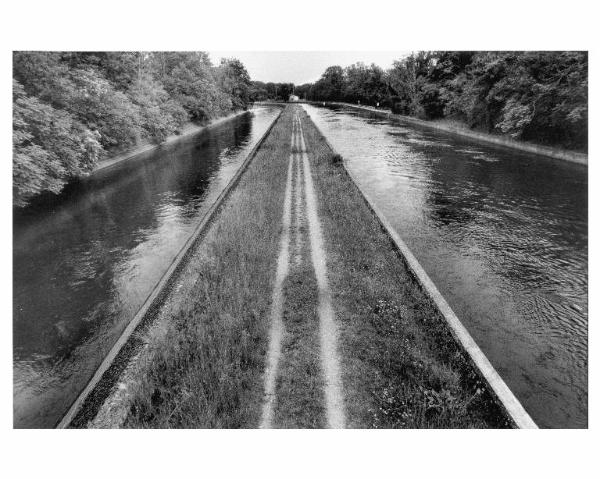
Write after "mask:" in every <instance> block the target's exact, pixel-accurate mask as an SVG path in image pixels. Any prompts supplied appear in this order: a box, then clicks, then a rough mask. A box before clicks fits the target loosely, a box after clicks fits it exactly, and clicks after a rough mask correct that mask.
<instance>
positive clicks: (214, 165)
mask: <svg viewBox="0 0 600 479" xmlns="http://www.w3.org/2000/svg"><path fill="white" fill-rule="evenodd" d="M278 111H279V110H278V109H277V108H266V107H263V108H256V109H254V110H252V113H246V114H243V115H241V116H238V117H235V118H234V119H232V120H230V121H227V122H225V123H223V124H220V125H218V126H214V127H211V128H209V129H206V130H204V131H202V132H200V133H198V134H196V135H191V136H189V137H185V138H182V139H180V140H178V141H177V142H175V143H172V144H169V145H163V146H161V147H159V148H157V149H156V150H153V151H151V152H147V153H142V154H140V155H138V156H136V157H134V158H132V159H130V160H127V161H125V162H123V163H120V164H118V165H115V166H113V167H111V168H109V169H107V170H104V171H99V172H97V173H96V174H95V175H93V176H92V177H90V178H88V179H87V180H85V181H81V182H79V183H77V184H72V185H69V186H68V187H67V188H66V189H65V190H64V191H63V192H62V193H61V194H60V195H58V196H54V195H48V196H46V197H44V198H40V199H39V201H37V202H36V204H32V205H31V206H29V207H27V208H25V209H17V210H15V211H14V221H13V230H14V233H13V385H14V388H13V397H14V408H13V409H14V411H13V413H14V419H13V420H14V426H15V427H18V428H31V427H35V428H38V427H53V426H55V425H56V424H57V423H58V421H59V420H60V419H61V418H62V416H63V415H64V413H65V412H66V411H67V409H68V408H69V406H70V405H71V403H72V402H73V401H74V399H75V398H76V396H77V395H78V393H79V392H80V391H81V390H82V389H83V388H84V387H85V385H86V383H87V381H89V379H90V378H91V376H92V375H93V373H94V372H95V370H96V368H97V367H98V366H99V364H100V362H101V361H102V359H103V358H104V356H105V355H106V354H107V352H108V351H109V350H110V348H111V347H112V345H113V344H114V342H115V341H116V339H117V338H118V337H119V335H120V334H121V332H122V331H123V329H124V328H125V327H126V325H127V324H128V322H129V321H130V320H131V319H132V318H133V316H134V315H135V313H136V312H137V310H138V309H139V307H140V306H141V305H142V303H143V302H144V300H145V299H146V297H147V296H148V294H149V293H150V291H151V290H152V288H153V287H154V285H155V284H156V283H157V282H158V280H159V279H160V277H161V276H162V274H163V273H164V272H165V271H166V269H167V268H168V266H169V264H170V263H171V261H172V260H173V258H174V257H175V256H176V254H177V253H178V251H179V250H180V248H181V247H182V246H183V244H184V243H185V241H186V240H187V239H188V237H189V236H190V235H191V233H192V232H193V229H194V227H195V226H196V225H197V224H198V222H199V221H200V219H201V218H202V216H203V215H204V213H206V211H207V210H208V208H209V207H210V205H211V204H212V202H213V201H214V200H215V199H216V197H217V196H218V195H219V193H220V192H221V191H222V190H223V188H224V187H225V186H226V184H227V183H228V182H229V180H230V179H231V178H232V176H233V175H234V174H235V172H236V171H237V169H238V168H239V167H240V165H241V163H242V162H243V160H244V159H245V158H246V156H247V155H248V153H249V152H250V150H251V149H252V147H253V146H254V145H255V144H256V142H257V141H258V140H259V138H260V137H261V136H262V135H263V133H264V132H265V131H266V130H267V128H268V127H269V125H270V124H271V123H272V122H273V120H274V119H275V117H276V116H277V114H278Z"/></svg>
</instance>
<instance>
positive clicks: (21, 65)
mask: <svg viewBox="0 0 600 479" xmlns="http://www.w3.org/2000/svg"><path fill="white" fill-rule="evenodd" d="M250 85H251V82H250V76H249V75H248V72H247V71H246V68H245V67H244V65H243V64H242V63H241V62H240V61H239V60H235V59H229V60H226V59H224V60H223V61H222V62H221V64H220V65H218V66H214V65H212V63H211V61H210V58H209V56H208V54H207V53H205V52H15V53H14V54H13V205H14V206H17V207H20V206H25V205H26V204H27V203H28V202H29V201H30V200H31V199H32V198H33V197H35V196H36V195H38V194H40V193H42V192H45V191H50V192H53V193H58V192H60V191H61V190H62V188H63V186H64V185H65V184H66V183H67V182H69V181H70V180H71V179H73V178H78V177H82V176H85V175H87V174H89V173H90V172H91V171H92V170H93V169H94V168H95V167H96V165H97V164H98V163H99V162H102V161H103V160H105V159H107V158H109V157H112V156H114V155H115V154H118V153H121V152H123V150H127V149H128V148H131V147H132V146H134V145H136V144H139V143H140V142H144V141H146V142H150V143H156V144H158V143H162V142H163V141H165V140H166V139H167V138H168V137H169V135H173V134H179V133H181V131H182V130H183V129H184V127H185V126H186V125H188V124H189V123H190V122H191V123H194V124H198V125H203V124H206V123H207V122H209V121H210V120H212V119H215V118H219V117H222V116H226V115H228V114H230V113H232V112H234V111H239V110H245V109H247V108H248V105H249V102H250V99H249V89H250Z"/></svg>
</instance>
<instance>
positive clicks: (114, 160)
mask: <svg viewBox="0 0 600 479" xmlns="http://www.w3.org/2000/svg"><path fill="white" fill-rule="evenodd" d="M244 113H249V111H248V110H240V111H236V112H234V113H231V114H229V115H225V116H222V117H220V118H215V119H212V120H210V121H209V122H208V123H207V124H206V125H196V124H194V123H187V124H186V125H184V126H183V127H182V128H181V132H180V133H179V134H176V135H169V136H168V137H167V139H166V140H165V141H163V142H162V143H159V144H157V143H154V142H152V141H150V140H141V141H139V142H138V143H137V144H136V145H134V146H133V147H131V148H127V149H126V150H125V151H121V152H119V153H114V154H111V155H110V156H109V157H108V158H106V159H105V160H102V161H100V162H99V163H98V164H97V165H96V166H95V167H94V169H93V170H92V173H91V174H94V173H97V172H98V171H102V170H105V169H107V168H110V167H111V166H114V165H117V164H119V163H121V162H123V161H126V160H130V159H131V158H133V157H134V156H137V155H140V154H142V153H147V152H150V151H153V150H155V149H157V148H160V147H161V146H165V145H168V144H170V143H173V142H175V141H178V140H181V139H182V138H185V137H187V136H190V135H195V134H197V133H200V132H202V131H204V130H206V129H207V128H211V127H215V126H217V125H221V124H223V123H225V122H226V121H229V120H231V119H232V118H235V117H236V116H239V115H243V114H244Z"/></svg>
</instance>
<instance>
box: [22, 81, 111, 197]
mask: <svg viewBox="0 0 600 479" xmlns="http://www.w3.org/2000/svg"><path fill="white" fill-rule="evenodd" d="M98 137H99V134H98V133H97V132H92V131H90V130H89V129H88V128H86V127H85V126H84V125H82V124H81V123H80V122H78V121H77V120H76V119H75V118H73V116H72V115H70V114H69V113H67V112H65V111H63V110H57V109H55V108H53V107H52V106H50V105H47V104H45V103H43V102H41V101H39V100H38V99H36V98H34V97H30V96H28V95H27V94H26V93H25V91H24V89H23V87H22V86H21V84H20V83H19V82H18V81H17V80H13V203H14V204H15V206H24V205H25V204H26V203H27V201H29V199H30V198H32V197H33V196H35V195H37V194H39V193H41V192H42V191H51V192H53V193H58V192H59V191H60V190H61V189H62V187H63V185H64V184H65V183H66V182H67V181H68V180H69V179H71V178H73V177H77V176H82V175H84V174H87V173H88V172H89V171H91V169H92V168H93V166H94V164H95V162H96V161H97V159H98V157H99V156H100V154H101V152H102V147H101V145H100V142H99V141H98Z"/></svg>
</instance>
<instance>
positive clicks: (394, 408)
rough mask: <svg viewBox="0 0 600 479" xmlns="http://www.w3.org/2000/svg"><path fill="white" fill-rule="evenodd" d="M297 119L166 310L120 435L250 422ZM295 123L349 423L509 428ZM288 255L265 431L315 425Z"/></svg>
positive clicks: (298, 271)
mask: <svg viewBox="0 0 600 479" xmlns="http://www.w3.org/2000/svg"><path fill="white" fill-rule="evenodd" d="M298 108H299V107H298V106H288V107H287V108H286V110H285V111H284V112H283V114H282V116H281V117H280V119H279V120H278V122H277V124H276V125H275V126H274V128H273V130H272V132H271V134H270V135H269V137H268V138H267V139H266V141H265V142H264V143H263V146H262V147H261V149H260V150H259V151H258V153H257V155H256V157H255V158H254V160H253V162H252V163H251V164H250V166H249V167H248V170H247V171H246V173H245V174H244V175H243V177H242V178H241V180H240V183H239V185H238V186H237V188H236V189H235V190H234V192H233V193H232V195H231V196H230V198H229V199H228V200H227V202H226V205H225V206H224V208H223V209H222V211H221V212H220V213H219V215H218V217H217V218H216V220H215V222H214V224H213V225H212V226H211V227H210V229H209V231H208V233H207V236H206V237H205V239H204V240H203V241H202V243H201V244H200V245H199V246H198V247H197V250H196V251H195V252H194V255H193V256H192V258H191V260H190V261H189V263H188V264H187V266H186V267H185V269H184V270H183V272H182V274H181V278H180V279H179V280H178V285H177V287H176V288H174V290H173V292H172V293H171V294H170V296H169V299H168V300H167V302H166V303H165V305H164V307H163V310H162V311H161V313H160V316H159V322H160V325H161V327H160V328H156V331H157V332H156V333H155V334H151V336H150V338H149V347H148V353H147V354H145V355H144V358H145V360H144V361H143V363H142V364H139V365H138V366H137V376H138V380H137V381H136V382H135V386H134V389H133V391H132V394H131V396H130V397H131V399H130V401H129V403H128V409H129V412H128V415H127V419H126V421H125V427H132V428H142V427H159V428H167V427H174V428H214V427H221V428H240V427H256V426H257V425H258V424H259V422H260V414H261V408H262V399H263V393H264V391H263V373H264V368H265V359H266V351H267V347H268V344H267V343H268V332H269V326H270V324H269V320H270V317H269V312H270V301H271V295H272V285H273V281H274V277H275V270H276V261H277V256H278V253H279V245H280V235H281V227H282V225H281V218H282V212H283V197H284V189H285V182H286V175H287V165H288V160H289V155H290V137H291V132H292V115H293V112H294V111H295V110H296V109H298ZM302 119H303V128H304V132H305V136H306V142H307V147H308V149H309V161H310V162H311V165H312V172H313V180H314V183H315V188H316V190H317V191H316V193H317V196H318V203H319V214H320V216H321V222H322V227H323V234H324V236H325V247H326V253H327V270H328V277H329V282H330V287H331V289H332V294H333V301H334V304H333V307H334V310H335V313H336V317H337V321H338V327H339V334H340V337H339V344H338V347H339V352H340V355H341V359H342V364H341V366H342V373H343V378H342V379H343V389H344V395H345V407H346V417H347V422H348V425H349V426H350V427H385V428H387V427H502V426H506V425H507V424H506V422H505V420H504V416H503V415H502V414H501V412H500V411H499V409H498V408H497V406H495V404H494V403H493V402H492V401H491V399H490V396H489V394H488V393H487V392H486V391H485V388H484V386H483V385H482V384H481V383H480V382H479V381H478V379H477V376H476V375H475V374H474V372H473V369H472V368H471V367H470V365H469V364H468V363H467V362H466V360H465V358H464V357H463V356H462V354H461V353H460V351H459V350H458V348H457V346H456V344H455V342H454V340H453V339H452V337H451V336H450V334H449V332H448V330H447V328H446V326H445V324H444V323H443V320H442V319H441V317H440V315H439V313H438V312H437V310H436V309H435V308H434V307H433V306H432V305H431V304H430V302H429V301H428V300H427V298H426V297H425V295H424V294H423V293H422V291H421V290H420V288H419V286H418V285H417V284H416V283H415V281H414V280H413V278H412V277H411V276H410V274H409V273H408V271H407V269H406V267H405V265H404V263H403V261H402V260H401V258H400V257H399V256H398V254H397V253H396V252H395V251H394V250H393V248H392V245H391V242H390V240H389V238H388V237H387V236H386V235H385V234H384V233H383V232H382V230H381V228H380V226H379V224H378V222H377V221H376V219H375V218H374V217H373V215H372V213H371V212H370V210H369V209H368V208H367V206H366V204H365V202H364V199H363V198H362V196H361V195H360V193H359V192H358V191H357V190H356V188H355V187H354V185H353V184H352V183H351V180H350V178H349V177H348V176H347V174H346V172H345V170H344V167H343V163H342V161H341V158H340V157H339V155H337V156H336V155H335V154H334V153H333V152H332V151H331V150H330V149H329V148H328V146H327V145H326V143H325V142H324V141H323V139H322V137H321V136H320V134H319V133H318V131H317V130H316V129H315V127H314V125H313V124H312V122H311V121H310V120H309V119H308V118H307V117H306V115H305V114H304V113H302ZM294 203H295V201H294V197H292V205H293V207H294ZM294 215H295V213H294ZM294 215H293V216H292V218H294ZM292 228H294V223H293V222H292ZM301 228H306V223H304V224H303V225H302V226H301ZM302 236H303V237H304V238H306V235H302ZM302 236H301V237H302ZM291 237H292V239H293V238H295V235H294V234H292V235H291ZM290 253H291V255H290V260H291V264H290V271H289V275H288V277H287V279H286V281H285V283H284V295H285V306H284V315H283V321H284V327H285V333H284V338H283V343H282V357H281V362H280V365H279V373H278V377H277V383H276V401H275V409H274V421H273V423H274V426H275V427H324V426H325V424H326V421H325V411H324V397H323V396H324V393H323V379H322V372H321V369H320V368H321V366H320V360H319V358H320V351H319V341H318V331H319V320H318V316H317V312H316V304H317V285H316V281H315V277H314V271H313V269H312V264H311V261H310V250H309V242H308V241H304V243H302V242H301V245H300V249H296V248H295V245H294V242H292V244H291V251H290ZM296 253H299V254H300V258H301V261H299V262H295V258H296V257H295V255H296Z"/></svg>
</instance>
